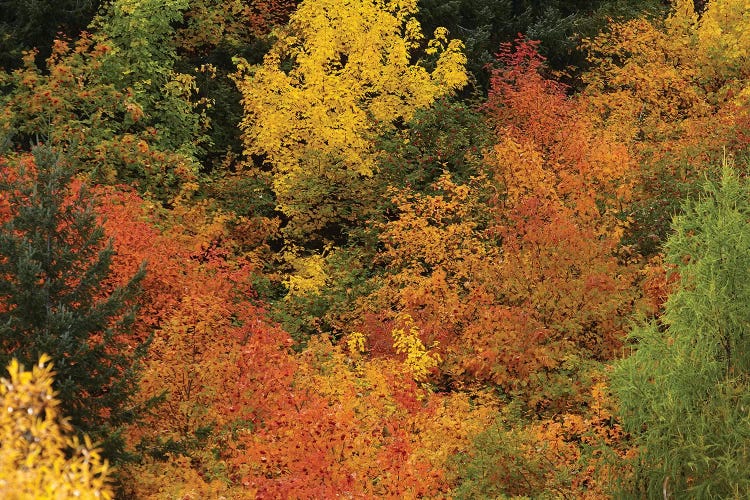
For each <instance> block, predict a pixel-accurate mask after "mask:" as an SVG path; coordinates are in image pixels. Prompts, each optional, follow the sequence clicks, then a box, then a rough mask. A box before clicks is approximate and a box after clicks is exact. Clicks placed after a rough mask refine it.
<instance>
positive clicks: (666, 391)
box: [612, 166, 750, 498]
mask: <svg viewBox="0 0 750 500" xmlns="http://www.w3.org/2000/svg"><path fill="white" fill-rule="evenodd" d="M673 230H674V232H673V234H672V236H671V237H670V238H669V240H668V242H667V245H666V249H665V250H666V257H667V261H668V262H669V263H670V264H672V265H673V266H675V269H676V272H678V273H679V277H680V282H679V287H678V289H677V290H676V291H675V292H673V293H672V294H671V295H670V297H669V299H668V301H667V303H666V305H665V312H664V315H663V316H662V318H661V319H660V320H659V321H655V322H651V323H648V324H646V325H643V326H640V327H637V328H635V330H634V331H633V333H632V337H633V338H634V340H635V341H636V342H637V348H636V350H635V353H634V354H633V355H632V356H630V357H629V358H627V359H624V360H622V361H621V362H620V363H618V364H617V366H616V368H615V372H614V374H613V379H612V386H613V389H614V392H615V393H616V394H617V396H618V397H619V398H620V401H621V412H622V418H623V421H624V424H625V426H626V429H627V430H628V431H629V432H631V433H632V434H633V435H634V436H635V438H636V442H637V443H638V444H639V445H640V449H639V457H638V463H637V464H636V478H635V482H634V484H633V485H631V486H632V487H633V488H632V490H631V492H630V493H632V494H634V496H635V497H637V498H645V497H648V498H667V497H669V498H750V467H749V466H748V465H749V464H750V182H749V181H748V180H747V179H740V178H739V177H738V175H737V174H736V173H734V172H733V171H732V170H731V168H729V167H727V166H725V169H724V173H723V177H722V179H721V182H720V183H718V184H717V183H713V182H709V183H707V185H706V188H705V194H704V195H703V196H702V197H701V198H700V199H698V200H697V201H692V202H688V203H686V205H685V211H684V214H683V215H681V216H679V217H676V218H675V219H674V221H673Z"/></svg>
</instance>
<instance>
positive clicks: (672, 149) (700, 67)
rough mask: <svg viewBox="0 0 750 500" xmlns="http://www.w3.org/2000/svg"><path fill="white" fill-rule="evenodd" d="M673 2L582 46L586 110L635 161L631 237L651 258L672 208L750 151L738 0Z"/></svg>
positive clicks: (743, 26)
mask: <svg viewBox="0 0 750 500" xmlns="http://www.w3.org/2000/svg"><path fill="white" fill-rule="evenodd" d="M705 5H706V8H705V11H704V12H702V14H701V15H700V16H699V15H698V14H696V12H695V10H694V2H692V1H691V0H680V1H677V2H675V3H674V5H673V6H672V9H671V12H670V14H669V15H668V16H667V17H666V18H665V19H645V18H644V19H634V20H632V21H629V22H619V23H613V24H611V25H610V26H609V27H608V29H607V30H605V31H604V32H602V33H601V34H600V35H598V36H596V37H594V38H592V39H590V40H585V41H584V46H585V48H586V50H587V52H588V59H589V61H590V63H591V69H590V71H588V72H587V73H586V74H584V77H583V79H584V81H585V83H586V84H587V87H586V90H585V96H586V102H587V103H588V105H589V106H590V108H591V110H592V113H591V116H592V117H596V121H599V122H601V123H605V124H608V126H609V127H610V128H611V129H612V130H616V131H617V137H618V140H619V141H620V142H622V143H623V144H626V145H628V148H629V149H630V151H631V153H633V154H635V155H636V156H637V158H638V159H639V161H640V162H641V165H642V166H641V169H640V172H639V177H640V179H639V183H638V184H639V189H637V190H636V191H635V200H636V201H637V203H636V204H635V205H634V207H633V212H632V219H633V220H632V223H631V224H630V230H629V238H630V241H631V242H633V243H636V244H637V245H638V246H639V248H640V249H642V250H643V251H644V252H647V253H650V254H653V253H654V252H656V251H657V250H658V248H659V246H660V244H662V243H663V242H664V240H665V239H666V236H667V233H668V232H669V228H670V223H671V217H672V214H673V213H674V212H676V211H678V210H679V209H680V203H679V201H678V200H681V199H683V198H685V197H686V196H691V195H694V194H696V193H697V192H698V191H699V190H700V183H699V182H696V180H697V179H702V178H703V175H704V173H706V172H709V171H712V170H713V173H714V174H718V171H717V169H716V168H715V166H716V165H718V164H720V162H721V158H722V155H723V154H724V151H728V152H733V153H738V152H741V151H743V150H744V149H746V148H747V146H748V137H750V135H749V134H748V130H749V129H748V125H750V119H749V118H748V111H747V110H748V107H747V102H748V95H747V91H746V90H744V89H745V88H746V82H747V78H748V76H749V75H750V65H748V54H747V47H748V39H747V36H748V35H747V32H748V30H747V8H746V6H745V4H744V3H743V2H741V1H737V0H716V1H712V2H708V3H706V4H705Z"/></svg>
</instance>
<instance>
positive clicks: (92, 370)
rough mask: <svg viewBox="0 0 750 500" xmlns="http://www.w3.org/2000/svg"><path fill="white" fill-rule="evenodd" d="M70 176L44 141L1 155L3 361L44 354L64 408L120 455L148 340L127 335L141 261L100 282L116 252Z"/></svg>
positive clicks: (76, 423)
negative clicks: (26, 151)
mask: <svg viewBox="0 0 750 500" xmlns="http://www.w3.org/2000/svg"><path fill="white" fill-rule="evenodd" d="M72 180H73V170H72V169H71V168H70V167H69V166H67V165H66V164H65V162H64V159H63V158H61V156H60V155H59V154H58V153H56V152H55V151H53V150H52V149H51V148H50V147H46V146H37V147H35V148H34V149H33V161H31V158H30V157H25V158H24V157H21V158H14V159H12V160H6V162H5V164H4V165H3V163H2V159H1V158H0V222H1V224H0V365H2V366H5V365H7V363H8V362H9V361H10V359H11V358H17V359H18V360H19V361H20V362H22V363H23V364H24V365H25V366H32V365H33V364H34V363H36V360H37V359H39V357H40V356H41V355H42V354H44V353H46V354H49V355H50V356H51V357H52V360H53V361H54V365H55V371H56V373H57V375H56V377H55V379H56V382H55V390H56V391H58V394H59V395H58V397H59V399H60V401H61V402H62V405H61V406H62V409H63V412H64V413H65V414H66V415H67V416H68V417H70V420H71V423H72V424H73V426H74V427H75V428H76V430H77V431H78V432H80V433H88V434H89V435H90V436H92V438H94V439H97V440H100V441H102V447H103V449H104V452H105V454H106V456H108V457H109V458H111V459H115V460H117V459H119V458H122V455H121V454H122V452H123V443H122V439H121V438H120V432H119V430H120V429H121V427H122V425H123V424H125V423H127V422H130V421H133V419H134V418H135V417H136V416H137V413H138V412H137V411H136V410H135V408H134V405H133V402H132V401H131V396H132V395H133V393H134V391H135V390H136V389H137V382H138V376H137V375H138V367H139V360H140V359H141V358H142V357H143V356H144V354H145V351H146V349H147V344H148V342H145V343H139V344H136V345H135V346H133V345H131V344H130V343H129V342H128V343H126V342H125V340H126V339H125V335H126V334H127V333H128V330H129V327H130V326H131V325H132V322H133V320H134V299H135V298H136V297H137V295H138V293H139V290H140V288H139V283H140V282H141V280H142V279H143V277H144V275H145V266H141V268H140V269H139V270H137V272H136V273H135V275H134V276H133V277H132V278H131V279H130V280H129V282H128V283H127V284H125V285H124V286H121V287H116V288H114V289H113V290H112V291H111V292H109V293H105V292H103V291H102V288H104V287H103V284H104V283H105V282H106V279H107V277H108V275H109V271H110V263H111V261H112V257H113V253H114V252H113V249H112V246H111V244H108V243H107V242H106V241H105V235H104V230H103V228H102V226H101V225H99V224H98V221H97V217H96V214H95V212H94V204H93V199H92V196H91V195H90V193H89V192H88V191H87V190H86V188H85V187H81V188H80V189H76V188H74V187H73V184H72Z"/></svg>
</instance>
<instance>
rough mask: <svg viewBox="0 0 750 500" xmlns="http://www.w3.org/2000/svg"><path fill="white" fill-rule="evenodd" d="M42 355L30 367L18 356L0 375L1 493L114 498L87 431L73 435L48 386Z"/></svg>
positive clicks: (46, 361)
mask: <svg viewBox="0 0 750 500" xmlns="http://www.w3.org/2000/svg"><path fill="white" fill-rule="evenodd" d="M52 368H53V367H52V364H51V363H50V359H49V357H48V356H47V355H44V354H43V355H42V356H41V357H40V358H39V361H38V362H37V363H35V364H34V365H33V366H32V368H31V369H30V370H27V369H26V368H25V367H24V366H23V365H21V364H19V363H18V361H17V360H15V359H13V360H11V362H10V364H9V365H8V378H5V377H3V378H0V401H2V405H3V408H4V409H6V411H3V412H2V415H1V416H0V436H1V437H2V439H0V477H1V478H2V479H0V493H2V495H3V498H8V499H12V500H15V499H18V500H21V499H24V498H38V499H44V500H47V499H49V500H52V499H54V498H63V497H77V498H84V499H87V500H93V499H105V500H106V499H110V498H113V493H112V488H111V484H110V481H111V474H112V473H111V471H110V470H109V467H108V465H109V464H108V463H107V461H106V460H104V459H102V457H101V456H100V454H99V451H98V450H97V449H96V448H95V447H94V446H93V445H92V443H91V440H90V439H89V437H88V436H84V437H83V441H80V440H79V439H78V436H74V435H73V436H72V435H71V431H72V428H71V426H70V424H69V423H68V421H67V419H66V418H65V416H64V415H63V414H62V412H61V411H60V410H61V408H60V405H61V401H60V400H59V399H58V398H57V394H56V392H55V390H54V389H53V383H54V375H55V372H54V371H52Z"/></svg>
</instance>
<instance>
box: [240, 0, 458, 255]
mask: <svg viewBox="0 0 750 500" xmlns="http://www.w3.org/2000/svg"><path fill="white" fill-rule="evenodd" d="M416 12H417V0H348V1H341V0H315V1H311V0H304V1H302V2H301V3H300V5H299V7H298V10H297V11H296V12H295V13H294V14H293V15H292V17H291V19H290V21H289V24H288V25H287V26H286V27H285V28H284V29H282V30H280V32H278V33H277V36H278V40H277V42H276V44H275V45H274V46H273V48H272V49H271V50H270V52H269V53H268V54H267V55H266V57H265V59H264V61H263V64H262V65H260V66H257V67H249V66H248V65H247V63H246V62H245V61H242V60H241V61H239V64H238V68H239V72H238V73H237V75H236V76H235V78H236V82H237V85H238V87H239V89H240V91H241V92H242V95H243V106H244V109H245V116H244V119H243V121H242V123H241V128H242V130H243V133H244V136H243V137H244V148H245V154H246V155H247V156H248V157H254V158H255V159H256V160H259V159H262V161H263V162H265V167H270V170H271V172H272V177H273V179H272V183H273V190H274V192H275V195H276V203H277V208H278V209H279V210H280V211H281V212H282V213H283V214H284V215H285V216H286V217H287V218H288V224H287V225H286V227H285V229H284V231H285V237H286V238H288V239H290V240H292V241H296V242H304V243H306V244H308V247H310V246H315V243H314V242H312V245H311V239H313V240H315V239H316V238H317V239H318V240H317V242H318V243H330V242H332V241H333V242H339V241H340V239H339V238H340V237H342V236H345V234H346V230H347V228H349V227H351V226H352V225H354V224H356V223H357V221H364V220H365V219H366V218H367V216H368V210H371V209H372V208H371V207H372V205H373V204H371V203H367V202H366V201H367V200H368V199H371V198H372V196H373V193H374V192H375V191H374V190H373V189H372V186H373V183H374V182H375V181H376V174H377V172H376V170H377V167H376V158H375V154H374V145H373V142H374V139H375V137H376V136H377V135H378V134H379V133H381V132H383V131H385V130H388V129H389V128H391V127H393V126H394V124H395V123H397V122H399V121H400V120H408V119H409V118H410V117H411V116H412V115H413V113H414V112H415V110H417V109H419V108H421V107H426V106H428V105H429V104H430V103H432V102H433V101H434V100H435V99H436V98H438V97H440V96H443V95H447V94H449V93H451V92H453V91H455V90H456V89H460V88H462V87H463V86H464V85H465V84H466V83H467V76H466V72H465V70H464V65H465V62H466V57H465V56H464V55H463V53H462V48H463V47H462V43H461V42H460V41H458V40H450V41H449V40H448V36H447V35H448V33H447V30H445V29H443V28H439V29H437V30H436V31H435V33H434V37H433V38H432V39H431V40H429V41H427V40H425V37H424V35H423V34H422V31H421V27H420V25H419V22H418V21H417V20H416V18H415V17H414V16H415V14H416ZM417 49H424V50H423V52H422V54H424V60H421V61H417V60H415V53H416V51H417ZM428 67H429V68H431V70H428V69H427V68H428ZM258 163H260V160H259V161H256V164H258ZM321 240H322V241H321Z"/></svg>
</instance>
